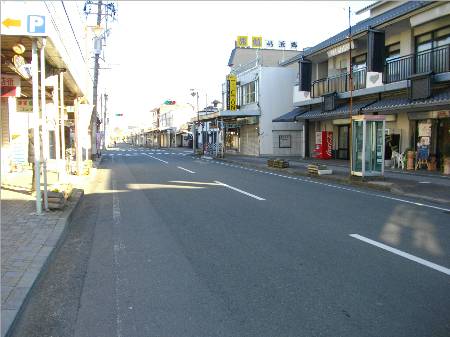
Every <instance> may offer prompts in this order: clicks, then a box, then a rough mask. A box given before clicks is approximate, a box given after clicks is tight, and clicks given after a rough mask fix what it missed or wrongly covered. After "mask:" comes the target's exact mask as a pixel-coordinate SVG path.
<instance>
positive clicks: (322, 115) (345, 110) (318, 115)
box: [296, 100, 374, 120]
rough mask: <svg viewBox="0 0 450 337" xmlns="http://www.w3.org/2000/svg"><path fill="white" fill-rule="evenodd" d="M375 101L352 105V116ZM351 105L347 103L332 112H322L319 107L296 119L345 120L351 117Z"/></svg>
mask: <svg viewBox="0 0 450 337" xmlns="http://www.w3.org/2000/svg"><path fill="white" fill-rule="evenodd" d="M373 102H374V101H373V100H372V101H363V102H357V103H353V104H352V115H356V114H358V113H359V112H360V110H361V109H362V108H364V107H366V106H368V105H370V104H371V103H373ZM349 112H350V104H349V103H345V104H342V105H340V106H338V107H337V108H336V109H334V110H332V111H322V106H321V105H319V106H317V107H316V108H314V109H313V110H310V111H306V112H305V113H303V114H301V115H300V116H298V117H297V118H296V119H309V120H324V119H334V118H345V117H348V116H349V115H350V113H349Z"/></svg>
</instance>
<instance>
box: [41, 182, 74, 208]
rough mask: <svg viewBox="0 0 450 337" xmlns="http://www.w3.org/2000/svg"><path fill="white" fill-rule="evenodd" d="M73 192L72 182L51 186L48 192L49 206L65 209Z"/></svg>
mask: <svg viewBox="0 0 450 337" xmlns="http://www.w3.org/2000/svg"><path fill="white" fill-rule="evenodd" d="M71 193H72V185H70V184H67V185H64V186H58V187H53V188H51V189H50V190H49V191H48V193H47V195H48V208H49V209H63V208H64V206H65V205H66V201H67V199H68V198H69V196H70V194H71Z"/></svg>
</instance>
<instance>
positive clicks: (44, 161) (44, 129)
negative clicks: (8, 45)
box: [41, 37, 49, 211]
mask: <svg viewBox="0 0 450 337" xmlns="http://www.w3.org/2000/svg"><path fill="white" fill-rule="evenodd" d="M46 44H47V39H46V38H45V37H43V38H42V47H41V111H42V166H43V176H44V209H45V210H46V211H48V193H47V192H48V191H47V160H48V152H49V141H48V129H47V109H46V104H47V102H46V101H47V99H46V97H45V85H46V83H45V82H46V80H45V45H46Z"/></svg>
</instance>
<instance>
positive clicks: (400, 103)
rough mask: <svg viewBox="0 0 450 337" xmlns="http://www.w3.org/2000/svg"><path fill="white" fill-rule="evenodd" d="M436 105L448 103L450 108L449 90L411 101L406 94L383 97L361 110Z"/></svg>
mask: <svg viewBox="0 0 450 337" xmlns="http://www.w3.org/2000/svg"><path fill="white" fill-rule="evenodd" d="M438 105H448V107H447V108H449V109H450V90H447V91H441V92H439V93H437V94H434V95H433V96H431V97H430V98H426V99H420V100H416V101H411V100H410V99H409V98H408V97H407V96H399V97H393V98H384V99H382V100H379V101H377V102H375V103H373V104H371V105H370V106H368V107H366V108H363V109H362V111H363V112H384V111H391V110H402V109H405V108H409V109H411V108H420V107H433V106H438Z"/></svg>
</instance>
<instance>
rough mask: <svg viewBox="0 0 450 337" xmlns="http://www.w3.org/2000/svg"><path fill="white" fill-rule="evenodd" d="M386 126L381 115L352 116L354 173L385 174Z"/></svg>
mask: <svg viewBox="0 0 450 337" xmlns="http://www.w3.org/2000/svg"><path fill="white" fill-rule="evenodd" d="M385 127H386V122H385V117H384V116H381V115H374V116H372V115H358V116H353V117H352V175H355V176H360V177H366V176H369V177H370V176H383V175H384V141H385V137H384V134H385Z"/></svg>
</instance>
